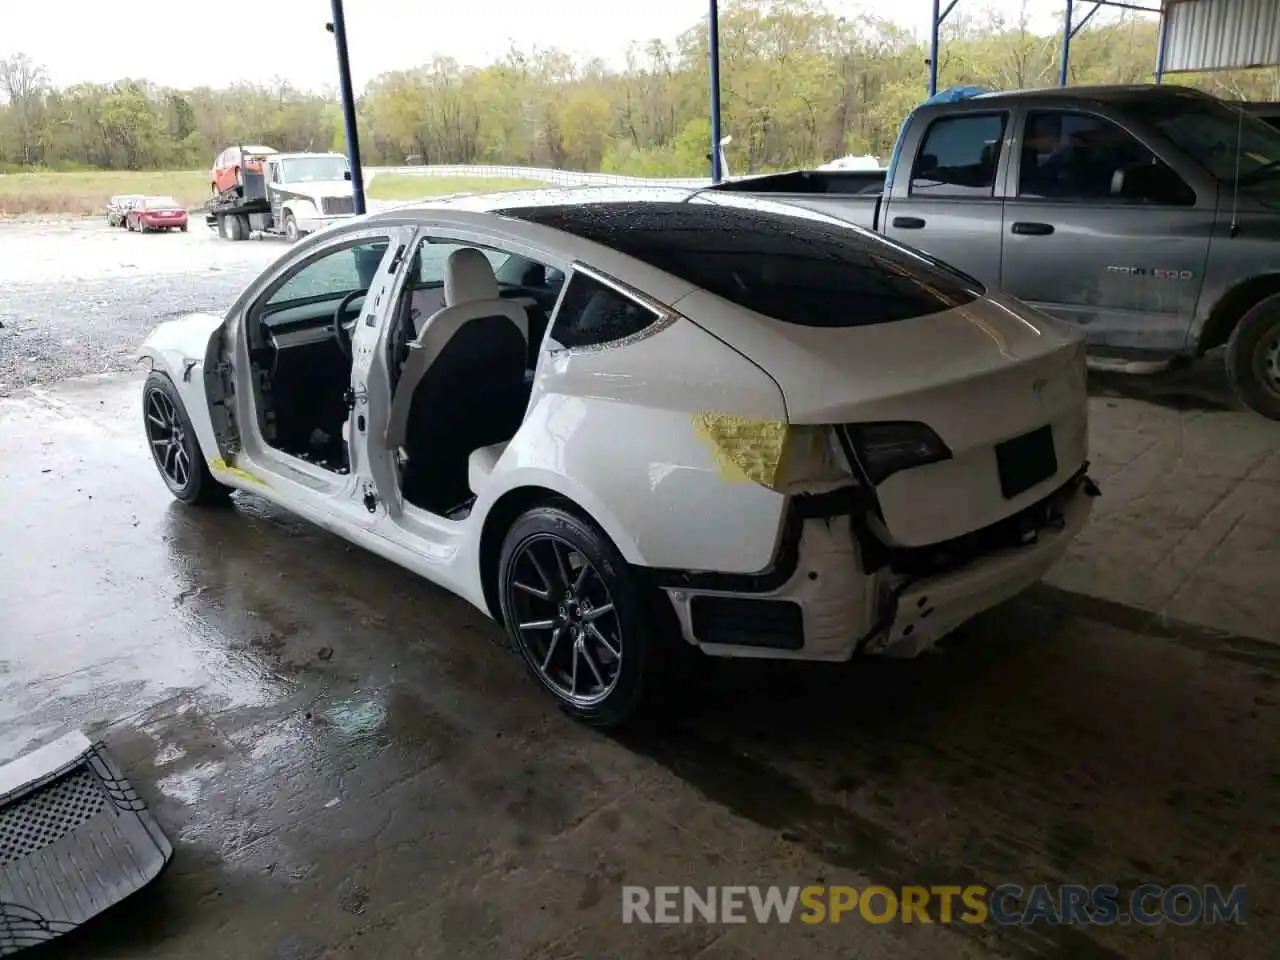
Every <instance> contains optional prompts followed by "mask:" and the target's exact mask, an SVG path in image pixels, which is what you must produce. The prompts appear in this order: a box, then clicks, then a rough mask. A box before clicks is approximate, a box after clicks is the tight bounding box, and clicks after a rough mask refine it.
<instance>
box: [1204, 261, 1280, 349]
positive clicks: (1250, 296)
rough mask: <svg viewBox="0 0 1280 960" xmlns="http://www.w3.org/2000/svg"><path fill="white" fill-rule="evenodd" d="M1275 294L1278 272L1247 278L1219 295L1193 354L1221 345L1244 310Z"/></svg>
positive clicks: (1279, 279) (1279, 283) (1278, 286)
mask: <svg viewBox="0 0 1280 960" xmlns="http://www.w3.org/2000/svg"><path fill="white" fill-rule="evenodd" d="M1277 293H1280V273H1264V274H1262V275H1261V276H1256V277H1250V278H1249V279H1248V280H1245V281H1244V282H1243V283H1239V284H1237V285H1236V286H1234V287H1232V288H1231V289H1230V290H1228V291H1227V292H1226V293H1225V294H1223V295H1222V296H1221V297H1219V298H1218V302H1217V303H1215V304H1214V305H1213V309H1212V310H1210V311H1209V316H1208V319H1206V320H1205V323H1204V327H1203V328H1202V329H1201V331H1200V338H1199V340H1198V341H1197V343H1196V354H1197V356H1203V355H1204V354H1205V353H1207V352H1208V351H1210V350H1212V349H1214V348H1215V347H1220V346H1222V345H1223V344H1225V343H1226V342H1227V341H1228V340H1229V339H1231V332H1232V331H1233V330H1235V328H1236V324H1238V323H1239V322H1240V320H1241V318H1242V317H1243V316H1244V315H1245V314H1246V313H1248V312H1249V311H1250V310H1252V309H1253V308H1254V307H1256V306H1257V305H1258V304H1259V303H1261V302H1262V301H1263V300H1265V299H1266V298H1267V297H1270V296H1272V295H1274V294H1277Z"/></svg>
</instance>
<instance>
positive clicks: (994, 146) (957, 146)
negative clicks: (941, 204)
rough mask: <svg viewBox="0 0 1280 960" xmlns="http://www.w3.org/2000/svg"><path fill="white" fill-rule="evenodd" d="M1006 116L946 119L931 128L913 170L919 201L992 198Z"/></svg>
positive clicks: (913, 185) (984, 114) (985, 115)
mask: <svg viewBox="0 0 1280 960" xmlns="http://www.w3.org/2000/svg"><path fill="white" fill-rule="evenodd" d="M1004 125H1005V115H1004V114H1003V113H977V114H974V113H970V114H965V115H963V116H958V117H943V118H941V119H938V120H935V121H933V123H931V124H929V129H928V130H926V131H925V135H924V143H923V144H922V145H921V147H920V152H919V153H918V154H916V161H915V165H914V166H913V167H912V170H911V193H912V195H913V196H919V197H990V196H992V195H993V194H994V193H995V185H996V168H997V166H998V165H999V163H1000V144H1001V143H1002V142H1003V140H1004Z"/></svg>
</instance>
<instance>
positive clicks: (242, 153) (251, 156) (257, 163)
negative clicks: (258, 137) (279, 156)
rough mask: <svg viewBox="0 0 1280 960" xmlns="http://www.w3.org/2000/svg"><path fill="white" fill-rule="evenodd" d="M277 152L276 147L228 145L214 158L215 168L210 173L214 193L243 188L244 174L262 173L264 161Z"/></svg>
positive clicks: (216, 194)
mask: <svg viewBox="0 0 1280 960" xmlns="http://www.w3.org/2000/svg"><path fill="white" fill-rule="evenodd" d="M276 152H278V151H276V149H275V148H274V147H263V146H239V147H227V149H225V150H223V151H222V152H221V153H220V154H218V155H217V156H216V157H214V160H213V170H212V172H211V173H210V174H209V187H210V189H211V190H212V192H213V195H214V196H215V197H216V196H218V195H219V194H223V193H226V192H227V191H229V190H236V191H239V190H241V189H242V188H243V187H244V174H246V173H262V164H263V162H264V161H265V160H266V158H267V157H269V156H271V155H272V154H273V153H276Z"/></svg>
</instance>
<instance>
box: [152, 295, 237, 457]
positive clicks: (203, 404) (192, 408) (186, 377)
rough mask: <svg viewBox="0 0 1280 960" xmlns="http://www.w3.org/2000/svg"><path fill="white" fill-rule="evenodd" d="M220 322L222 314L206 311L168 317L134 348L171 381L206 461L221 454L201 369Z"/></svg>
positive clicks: (220, 324)
mask: <svg viewBox="0 0 1280 960" xmlns="http://www.w3.org/2000/svg"><path fill="white" fill-rule="evenodd" d="M222 322H223V318H222V317H218V316H214V315H213V314H207V313H196V314H191V315H189V316H185V317H181V318H179V319H177V320H168V321H166V322H164V323H162V324H160V325H159V326H158V327H156V328H155V329H154V330H153V331H151V335H150V336H148V337H147V339H146V340H145V341H143V343H142V346H141V347H140V348H139V350H138V357H139V359H140V360H143V361H145V362H146V363H148V364H149V365H150V367H151V369H152V370H153V371H155V372H158V373H163V374H165V375H167V376H168V377H169V379H170V380H172V381H173V385H174V386H175V387H176V388H177V390H178V396H180V397H181V398H182V405H183V406H184V407H186V410H187V416H188V417H189V418H190V419H191V425H192V426H193V427H194V428H195V431H196V437H197V438H198V439H199V441H200V449H201V450H202V451H204V456H205V459H206V460H210V459H217V458H218V457H220V456H221V454H220V453H219V450H218V441H217V438H216V437H215V436H214V431H213V422H212V420H211V419H210V417H209V399H208V395H207V394H206V393H205V385H204V371H205V364H206V362H207V360H208V358H209V356H210V354H211V353H212V352H213V340H214V336H215V335H216V334H217V333H218V331H219V330H220V329H221V328H222Z"/></svg>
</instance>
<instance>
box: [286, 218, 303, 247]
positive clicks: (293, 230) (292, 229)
mask: <svg viewBox="0 0 1280 960" xmlns="http://www.w3.org/2000/svg"><path fill="white" fill-rule="evenodd" d="M299 236H300V234H299V233H298V221H297V220H295V219H294V216H293V214H292V213H286V214H285V215H284V238H285V239H286V240H288V241H289V242H290V243H297V242H298V237H299Z"/></svg>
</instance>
